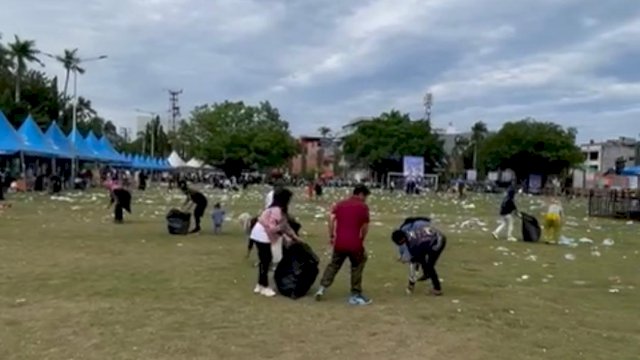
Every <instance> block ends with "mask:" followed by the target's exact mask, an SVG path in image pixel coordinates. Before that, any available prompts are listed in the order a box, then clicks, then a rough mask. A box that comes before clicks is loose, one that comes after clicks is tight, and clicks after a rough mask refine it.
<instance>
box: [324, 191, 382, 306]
mask: <svg viewBox="0 0 640 360" xmlns="http://www.w3.org/2000/svg"><path fill="white" fill-rule="evenodd" d="M369 194H370V192H369V189H367V187H366V186H364V185H357V186H356V187H355V189H354V190H353V196H352V197H350V198H348V199H345V200H342V201H340V202H338V203H337V204H335V205H334V207H333V209H332V210H331V218H330V220H329V236H330V237H331V244H332V245H333V255H332V257H331V262H330V263H329V264H328V265H327V268H326V269H325V271H324V275H323V276H322V280H321V281H320V288H319V289H318V292H316V295H315V297H316V300H321V299H322V297H323V296H324V293H325V291H326V289H327V288H328V287H329V286H331V284H332V283H333V279H335V277H336V274H337V273H338V271H339V270H340V268H341V267H342V264H343V263H344V261H345V260H346V259H347V258H349V262H350V263H351V297H350V298H349V303H350V304H352V305H368V304H370V303H371V300H370V299H368V298H367V297H366V296H364V295H363V294H362V271H363V270H364V265H365V263H366V262H367V253H366V251H365V249H364V239H365V238H366V236H367V231H368V230H369V207H368V206H367V204H366V200H367V197H368V196H369Z"/></svg>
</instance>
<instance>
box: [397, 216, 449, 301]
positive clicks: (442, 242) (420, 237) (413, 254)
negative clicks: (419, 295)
mask: <svg viewBox="0 0 640 360" xmlns="http://www.w3.org/2000/svg"><path fill="white" fill-rule="evenodd" d="M391 240H392V241H393V242H394V243H395V244H396V245H397V246H398V247H399V250H400V259H401V261H402V262H405V263H407V262H408V263H410V265H409V283H408V285H407V293H409V294H410V293H413V290H414V288H415V285H416V281H423V280H426V279H430V280H431V284H432V285H433V289H432V294H433V295H442V287H441V284H440V278H439V277H438V272H437V271H436V263H437V261H438V259H439V258H440V255H441V254H442V252H443V251H444V249H445V247H446V245H447V237H446V236H445V235H444V234H443V233H442V232H441V231H440V230H438V229H436V228H434V227H433V226H431V222H430V221H429V220H428V219H427V218H412V219H407V220H406V221H405V222H404V223H403V224H402V226H400V228H399V229H398V230H395V231H394V232H393V233H392V234H391ZM419 268H422V271H423V276H422V277H421V278H419V279H418V278H417V271H418V269H419Z"/></svg>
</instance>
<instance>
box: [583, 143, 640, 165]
mask: <svg viewBox="0 0 640 360" xmlns="http://www.w3.org/2000/svg"><path fill="white" fill-rule="evenodd" d="M580 150H582V154H583V155H584V165H585V168H586V170H587V171H590V172H605V171H607V170H609V169H615V167H616V161H617V160H618V159H620V158H622V159H624V161H625V163H626V166H633V165H635V164H636V162H637V159H636V153H637V152H638V142H637V141H636V140H635V139H631V138H626V137H621V138H619V139H615V140H606V141H603V142H595V141H593V140H591V141H590V142H589V143H588V144H583V145H580Z"/></svg>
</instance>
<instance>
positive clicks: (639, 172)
mask: <svg viewBox="0 0 640 360" xmlns="http://www.w3.org/2000/svg"><path fill="white" fill-rule="evenodd" d="M621 174H622V175H625V176H640V166H633V167H628V168H624V169H623V170H622V173H621Z"/></svg>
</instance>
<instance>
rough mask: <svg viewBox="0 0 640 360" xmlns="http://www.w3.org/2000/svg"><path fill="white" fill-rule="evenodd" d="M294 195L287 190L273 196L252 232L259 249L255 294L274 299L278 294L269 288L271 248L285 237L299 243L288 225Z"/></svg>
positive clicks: (252, 237)
mask: <svg viewBox="0 0 640 360" xmlns="http://www.w3.org/2000/svg"><path fill="white" fill-rule="evenodd" d="M292 197H293V193H291V191H289V190H287V189H281V190H278V191H276V192H274V194H273V202H272V203H271V206H269V207H268V208H267V209H265V210H264V211H263V212H262V214H260V216H259V217H258V221H257V222H256V224H255V225H254V226H253V229H252V230H251V235H250V238H251V241H252V242H253V243H254V244H255V246H256V248H258V258H259V259H260V263H259V265H258V284H257V285H256V287H255V289H254V290H253V292H254V293H256V294H260V295H264V296H267V297H272V296H274V295H276V292H275V291H274V290H273V289H271V288H270V287H269V269H270V266H271V261H272V260H273V254H272V252H271V246H272V244H274V243H277V242H278V241H279V240H280V238H281V237H282V236H283V235H284V236H286V237H287V238H289V239H291V240H294V241H297V240H298V237H297V235H296V234H295V232H294V231H293V230H292V229H291V228H290V227H289V224H288V216H287V213H288V208H289V203H290V202H291V198H292Z"/></svg>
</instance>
